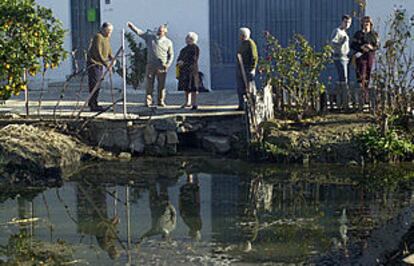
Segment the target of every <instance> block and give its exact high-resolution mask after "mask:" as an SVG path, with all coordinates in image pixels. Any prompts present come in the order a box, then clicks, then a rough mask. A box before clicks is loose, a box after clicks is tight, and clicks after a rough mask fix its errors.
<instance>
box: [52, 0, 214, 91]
mask: <svg viewBox="0 0 414 266" xmlns="http://www.w3.org/2000/svg"><path fill="white" fill-rule="evenodd" d="M55 1H56V0H55ZM101 20H102V22H104V21H109V22H111V23H112V24H113V25H114V33H113V35H112V49H113V50H114V53H115V52H116V51H117V50H118V48H119V47H120V44H121V30H122V28H127V27H126V23H127V21H129V20H130V21H132V22H133V23H134V24H135V25H136V26H137V27H140V28H141V29H143V30H146V29H154V28H156V27H157V26H158V25H160V24H163V23H168V25H169V33H168V37H169V38H170V39H171V40H172V41H173V43H174V52H175V60H174V64H173V66H172V67H171V68H170V70H169V73H168V79H167V89H168V90H169V91H174V90H176V89H177V81H176V79H175V62H176V59H177V57H178V54H179V51H180V49H181V48H183V47H184V46H185V43H184V38H185V36H186V34H187V33H188V32H190V31H194V32H197V33H198V34H199V43H198V45H199V46H200V50H201V56H200V62H199V64H200V71H202V72H203V73H204V74H205V77H206V79H205V83H206V84H205V85H206V86H207V87H210V41H209V39H210V35H209V0H112V1H111V4H105V0H101ZM116 82H117V83H119V82H120V80H119V78H118V80H117V81H116Z"/></svg>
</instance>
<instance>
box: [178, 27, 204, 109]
mask: <svg viewBox="0 0 414 266" xmlns="http://www.w3.org/2000/svg"><path fill="white" fill-rule="evenodd" d="M197 41H198V35H197V34H196V33H194V32H190V33H188V34H187V37H186V38H185V42H186V43H187V46H186V47H184V48H183V49H182V50H181V51H180V55H179V56H178V59H177V67H178V68H179V74H178V89H179V90H183V91H184V92H185V103H184V104H183V105H182V106H181V108H186V107H191V106H192V109H193V110H195V109H197V99H196V97H197V92H198V88H199V85H200V76H199V73H198V71H199V69H198V59H199V58H200V48H198V46H197Z"/></svg>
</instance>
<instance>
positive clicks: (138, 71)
mask: <svg viewBox="0 0 414 266" xmlns="http://www.w3.org/2000/svg"><path fill="white" fill-rule="evenodd" d="M125 39H126V40H127V42H128V47H129V49H130V50H131V56H130V57H129V63H128V66H127V84H129V85H132V87H134V89H138V88H139V85H140V84H141V83H142V82H143V81H144V79H145V70H146V65H147V48H145V47H144V46H143V44H142V43H140V42H138V41H137V40H136V39H135V37H134V35H133V34H132V33H130V32H128V33H126V34H125ZM116 72H117V73H118V74H119V75H120V76H121V77H122V66H121V65H118V66H117V68H116Z"/></svg>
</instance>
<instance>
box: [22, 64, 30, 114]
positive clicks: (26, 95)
mask: <svg viewBox="0 0 414 266" xmlns="http://www.w3.org/2000/svg"><path fill="white" fill-rule="evenodd" d="M23 81H25V82H27V71H26V70H24V73H23ZM24 106H25V108H26V116H29V87H28V86H27V87H26V90H25V91H24Z"/></svg>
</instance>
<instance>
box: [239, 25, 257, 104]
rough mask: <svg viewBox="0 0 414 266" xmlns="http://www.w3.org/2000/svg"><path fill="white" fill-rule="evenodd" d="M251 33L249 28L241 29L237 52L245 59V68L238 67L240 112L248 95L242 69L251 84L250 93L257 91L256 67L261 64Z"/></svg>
mask: <svg viewBox="0 0 414 266" xmlns="http://www.w3.org/2000/svg"><path fill="white" fill-rule="evenodd" d="M250 35H251V32H250V29H248V28H241V29H240V40H241V43H240V47H239V49H238V51H237V54H240V55H241V58H242V59H243V66H240V65H237V67H236V80H237V95H238V96H239V108H238V109H240V110H242V109H243V107H244V96H245V95H246V90H247V88H246V85H247V84H245V82H244V80H243V76H242V73H241V67H243V68H244V70H245V72H246V76H247V82H248V83H249V84H250V90H251V91H250V92H252V93H253V94H254V93H255V92H254V91H252V90H253V89H255V85H254V77H255V75H256V67H257V64H258V63H259V55H258V52H257V45H256V43H255V42H254V41H253V39H251V38H250Z"/></svg>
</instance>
